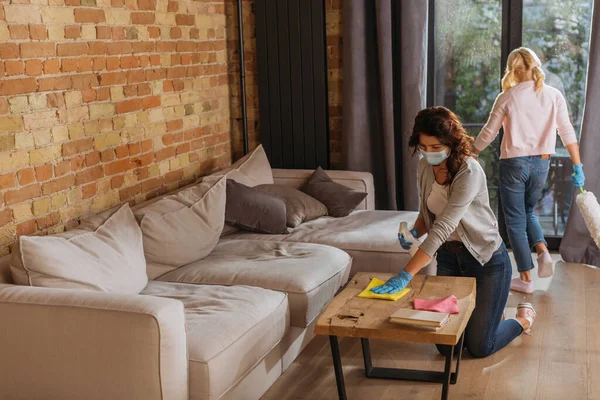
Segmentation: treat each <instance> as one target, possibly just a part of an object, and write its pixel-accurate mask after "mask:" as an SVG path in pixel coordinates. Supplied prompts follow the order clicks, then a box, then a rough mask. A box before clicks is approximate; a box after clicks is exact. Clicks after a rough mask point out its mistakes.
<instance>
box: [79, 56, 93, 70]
mask: <svg viewBox="0 0 600 400" xmlns="http://www.w3.org/2000/svg"><path fill="white" fill-rule="evenodd" d="M91 70H92V59H91V58H90V57H81V58H78V59H77V72H89V71H91Z"/></svg>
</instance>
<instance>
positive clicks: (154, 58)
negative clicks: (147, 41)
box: [150, 54, 160, 66]
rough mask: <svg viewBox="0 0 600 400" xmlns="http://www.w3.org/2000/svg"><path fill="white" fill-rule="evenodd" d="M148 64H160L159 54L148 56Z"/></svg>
mask: <svg viewBox="0 0 600 400" xmlns="http://www.w3.org/2000/svg"><path fill="white" fill-rule="evenodd" d="M150 65H154V66H157V65H160V55H159V54H152V55H151V56H150Z"/></svg>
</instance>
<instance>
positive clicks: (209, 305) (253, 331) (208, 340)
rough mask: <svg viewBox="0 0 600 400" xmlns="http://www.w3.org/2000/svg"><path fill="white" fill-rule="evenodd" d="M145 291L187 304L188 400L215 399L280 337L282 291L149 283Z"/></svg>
mask: <svg viewBox="0 0 600 400" xmlns="http://www.w3.org/2000/svg"><path fill="white" fill-rule="evenodd" d="M142 294H145V295H151V296H159V297H168V298H172V299H177V300H180V301H181V302H182V303H183V305H184V308H185V330H186V335H187V348H188V359H189V388H190V399H218V398H220V396H221V395H222V394H223V393H225V392H226V391H227V390H228V389H229V388H231V387H232V386H234V385H235V384H236V383H237V382H238V381H239V380H241V379H242V378H243V377H244V375H245V374H246V373H247V372H248V371H250V370H251V369H252V368H253V367H254V365H256V364H257V363H258V362H259V361H260V360H261V359H262V358H263V357H264V356H265V355H266V354H267V353H268V352H269V351H270V350H271V349H272V348H273V347H275V346H276V345H277V344H278V343H279V342H280V341H281V339H282V338H283V336H284V335H285V333H286V332H287V329H288V327H289V308H288V301H287V297H286V295H285V293H281V292H276V291H273V290H266V289H261V288H257V287H249V286H231V287H228V286H216V285H215V286H211V285H186V284H177V283H167V282H150V283H149V284H148V286H147V287H146V289H144V291H143V292H142Z"/></svg>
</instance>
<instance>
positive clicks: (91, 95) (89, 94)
mask: <svg viewBox="0 0 600 400" xmlns="http://www.w3.org/2000/svg"><path fill="white" fill-rule="evenodd" d="M81 97H82V98H83V102H84V103H89V102H91V101H94V100H96V91H95V90H94V89H84V90H82V91H81Z"/></svg>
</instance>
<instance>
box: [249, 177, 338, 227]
mask: <svg viewBox="0 0 600 400" xmlns="http://www.w3.org/2000/svg"><path fill="white" fill-rule="evenodd" d="M254 189H256V190H258V191H260V192H263V193H267V194H270V195H273V196H276V197H279V198H280V199H282V200H283V201H284V202H285V209H286V219H287V226H289V227H290V228H296V227H297V226H298V225H300V224H301V223H303V222H305V221H311V220H313V219H316V218H319V217H322V216H324V215H327V207H325V205H324V204H323V203H321V202H320V201H319V200H317V199H315V198H313V197H310V196H309V195H307V194H306V193H302V192H301V191H299V190H298V189H296V188H293V187H291V186H286V185H258V186H256V187H255V188H254Z"/></svg>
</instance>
